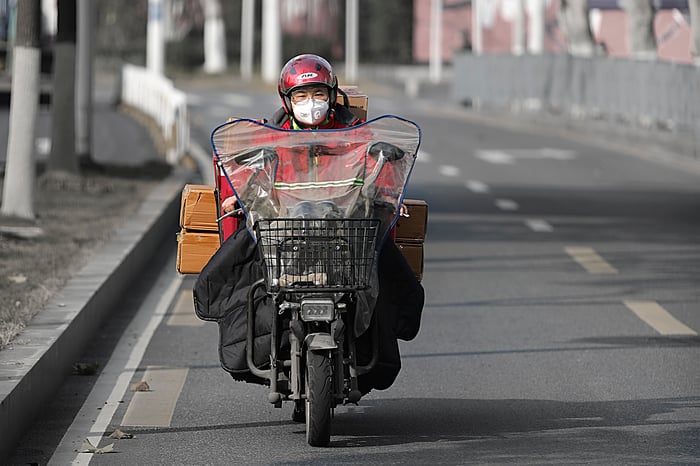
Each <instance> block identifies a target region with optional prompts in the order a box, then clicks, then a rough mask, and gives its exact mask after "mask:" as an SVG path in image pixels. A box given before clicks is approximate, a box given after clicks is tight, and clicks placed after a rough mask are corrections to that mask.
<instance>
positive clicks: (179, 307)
mask: <svg viewBox="0 0 700 466" xmlns="http://www.w3.org/2000/svg"><path fill="white" fill-rule="evenodd" d="M166 325H169V326H173V327H201V326H203V325H204V321H203V320H202V319H200V318H199V317H197V314H195V312H194V303H193V300H192V290H182V292H181V293H180V298H178V300H177V303H176V304H175V307H173V310H172V312H171V313H170V318H168V322H167V324H166Z"/></svg>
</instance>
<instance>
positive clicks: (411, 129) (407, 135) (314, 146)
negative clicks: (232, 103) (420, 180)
mask: <svg viewBox="0 0 700 466" xmlns="http://www.w3.org/2000/svg"><path fill="white" fill-rule="evenodd" d="M420 137H421V133H420V128H419V127H418V126H417V125H416V124H415V123H413V122H412V121H409V120H405V119H402V118H399V117H395V116H382V117H379V118H376V119H373V120H370V121H368V122H367V123H364V124H362V125H359V126H354V127H351V128H345V129H337V130H316V131H314V130H303V131H290V130H281V129H278V128H274V127H271V126H267V125H265V124H262V123H260V122H257V121H253V120H248V119H240V120H234V121H232V122H229V123H225V124H223V125H221V126H219V127H217V128H216V129H215V130H214V131H213V132H212V135H211V141H212V146H213V148H214V154H215V157H216V160H217V162H218V163H219V165H220V166H221V168H222V172H223V173H224V174H225V176H226V179H227V180H228V182H229V183H230V185H231V188H232V189H233V192H234V193H235V195H236V198H237V199H238V203H239V205H240V206H241V208H242V209H243V211H244V213H245V216H246V221H247V225H248V227H249V229H250V230H251V231H252V227H253V225H254V224H255V222H257V221H258V220H261V219H273V218H328V219H331V218H375V219H379V220H380V221H381V232H380V234H381V235H382V236H380V238H381V237H383V235H384V234H385V233H386V231H388V229H389V228H391V226H393V224H394V222H395V221H396V219H397V217H398V213H399V206H400V204H401V201H402V199H403V195H404V190H405V187H406V183H407V182H408V178H409V175H410V173H411V170H412V169H413V165H414V163H415V160H416V154H417V152H418V147H419V145H420Z"/></svg>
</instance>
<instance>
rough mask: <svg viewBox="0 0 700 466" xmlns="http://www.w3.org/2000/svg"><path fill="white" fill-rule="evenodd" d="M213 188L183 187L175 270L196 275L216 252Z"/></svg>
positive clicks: (187, 185)
mask: <svg viewBox="0 0 700 466" xmlns="http://www.w3.org/2000/svg"><path fill="white" fill-rule="evenodd" d="M217 214H218V208H217V197H216V192H215V188H214V186H207V185H200V184H186V185H185V187H184V188H183V189H182V201H181V203H180V228H181V230H180V233H178V235H177V271H178V272H180V273H183V274H187V273H199V272H200V271H201V270H202V268H203V267H204V266H205V265H206V264H207V262H209V259H210V258H211V256H213V255H214V253H215V252H216V251H217V250H218V249H219V246H220V245H221V240H220V236H219V224H218V222H217V221H216V219H217Z"/></svg>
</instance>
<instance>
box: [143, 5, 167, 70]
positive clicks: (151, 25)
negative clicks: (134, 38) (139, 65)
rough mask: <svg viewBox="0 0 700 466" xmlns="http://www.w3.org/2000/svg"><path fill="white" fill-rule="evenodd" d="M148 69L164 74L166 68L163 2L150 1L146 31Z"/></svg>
mask: <svg viewBox="0 0 700 466" xmlns="http://www.w3.org/2000/svg"><path fill="white" fill-rule="evenodd" d="M146 68H148V69H149V70H150V71H151V72H153V73H156V74H163V68H165V37H164V32H163V0H148V27H147V29H146Z"/></svg>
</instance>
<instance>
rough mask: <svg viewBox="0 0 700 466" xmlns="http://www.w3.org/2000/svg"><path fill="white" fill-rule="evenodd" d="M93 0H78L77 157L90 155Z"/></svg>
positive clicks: (88, 158)
mask: <svg viewBox="0 0 700 466" xmlns="http://www.w3.org/2000/svg"><path fill="white" fill-rule="evenodd" d="M94 12H95V10H94V8H93V0H78V45H77V54H78V66H77V69H76V83H75V87H76V89H75V92H76V96H75V97H76V99H75V110H76V114H75V150H76V152H77V154H78V159H80V160H84V161H89V160H90V159H91V157H92V92H93V89H94V80H93V57H94V46H93V44H94V42H95V40H94V38H95V34H94V24H95V15H94Z"/></svg>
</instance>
